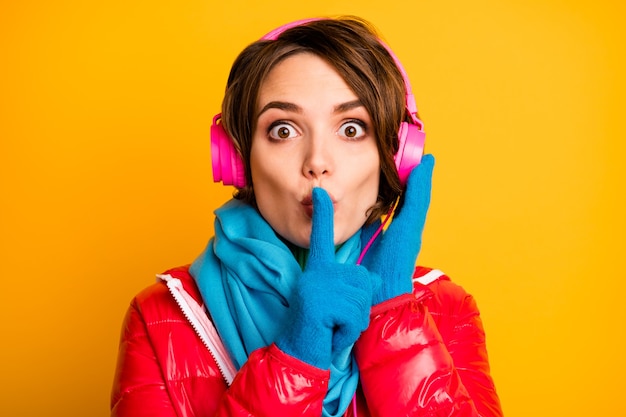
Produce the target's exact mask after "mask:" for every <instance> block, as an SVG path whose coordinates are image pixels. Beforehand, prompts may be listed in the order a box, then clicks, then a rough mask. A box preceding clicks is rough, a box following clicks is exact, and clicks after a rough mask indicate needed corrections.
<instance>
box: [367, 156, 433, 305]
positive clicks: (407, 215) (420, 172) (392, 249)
mask: <svg viewBox="0 0 626 417" xmlns="http://www.w3.org/2000/svg"><path fill="white" fill-rule="evenodd" d="M434 165H435V159H434V158H433V156H432V155H424V156H423V157H422V162H421V163H420V164H419V165H418V166H417V167H415V168H413V170H412V171H411V173H410V174H409V178H408V181H407V186H406V190H405V191H404V193H403V195H402V197H401V198H400V202H399V203H398V207H397V208H396V214H395V216H394V219H393V220H392V221H391V224H390V225H389V227H388V228H387V230H386V231H385V232H383V234H382V236H379V237H378V238H377V239H376V240H375V241H374V243H373V244H372V246H371V247H370V249H369V250H368V252H367V253H366V254H365V257H364V258H363V261H362V262H361V265H363V266H365V267H366V268H367V269H368V270H369V271H372V272H376V273H378V274H380V276H381V277H382V280H383V281H382V282H383V283H382V286H381V288H380V290H379V291H378V292H377V293H376V294H375V295H374V299H373V303H374V304H378V303H381V302H383V301H386V300H388V299H391V298H393V297H396V296H398V295H400V294H406V293H411V292H412V291H413V283H412V278H413V271H414V269H415V261H416V259H417V255H418V254H419V251H420V248H421V246H422V232H423V231H424V223H425V222H426V213H427V212H428V206H429V205H430V190H431V182H432V175H433V168H434ZM379 225H380V222H376V223H374V224H372V225H370V226H366V227H364V228H363V231H362V233H361V240H362V242H363V245H365V244H366V243H367V242H369V239H370V238H371V237H372V236H373V234H374V233H375V231H376V229H377V228H378V226H379Z"/></svg>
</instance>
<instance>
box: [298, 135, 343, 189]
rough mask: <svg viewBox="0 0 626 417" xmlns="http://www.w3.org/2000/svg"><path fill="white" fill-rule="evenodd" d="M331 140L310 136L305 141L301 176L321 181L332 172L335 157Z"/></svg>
mask: <svg viewBox="0 0 626 417" xmlns="http://www.w3.org/2000/svg"><path fill="white" fill-rule="evenodd" d="M331 143H332V141H331V140H328V138H325V137H322V136H311V137H309V140H307V148H306V155H305V158H304V161H303V164H302V174H303V175H304V176H305V177H307V178H309V179H321V178H323V177H326V176H328V175H330V174H331V173H332V172H333V164H334V160H335V155H334V153H333V150H332V149H331V146H330V145H331Z"/></svg>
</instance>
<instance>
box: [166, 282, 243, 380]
mask: <svg viewBox="0 0 626 417" xmlns="http://www.w3.org/2000/svg"><path fill="white" fill-rule="evenodd" d="M157 277H158V278H159V279H161V280H162V281H164V282H165V283H166V285H167V288H168V289H169V291H170V293H171V294H172V296H173V297H174V300H175V301H176V304H178V306H179V307H180V309H181V311H182V312H183V315H184V316H185V318H186V319H187V321H189V323H190V324H191V327H193V329H194V331H195V332H196V334H197V335H198V336H199V337H200V340H202V343H204V345H205V346H206V348H207V349H208V350H209V353H210V354H211V356H212V357H213V359H214V360H215V363H216V364H217V367H218V369H219V371H220V373H221V374H222V377H223V378H224V380H225V381H226V384H228V385H229V386H230V384H231V383H232V382H233V379H234V378H235V374H236V373H237V369H236V368H235V366H234V364H233V362H232V361H231V360H230V357H229V356H228V353H227V352H226V348H225V347H224V343H222V340H221V339H220V337H219V335H218V334H217V330H216V329H215V326H213V323H211V321H210V320H209V318H208V317H207V315H206V313H205V312H204V308H203V307H202V306H200V305H199V304H198V303H197V302H196V301H195V300H194V299H193V297H192V296H191V295H189V293H188V292H187V291H185V289H184V288H183V284H182V282H181V281H180V280H179V279H178V278H174V277H172V276H171V275H170V274H158V275H157Z"/></svg>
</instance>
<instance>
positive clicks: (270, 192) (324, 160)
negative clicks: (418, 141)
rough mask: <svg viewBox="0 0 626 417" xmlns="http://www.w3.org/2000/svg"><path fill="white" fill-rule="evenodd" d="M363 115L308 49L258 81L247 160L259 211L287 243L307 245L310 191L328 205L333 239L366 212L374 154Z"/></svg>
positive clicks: (346, 234)
mask: <svg viewBox="0 0 626 417" xmlns="http://www.w3.org/2000/svg"><path fill="white" fill-rule="evenodd" d="M373 130H374V129H373V126H372V123H371V119H370V116H369V114H368V112H367V110H366V109H365V107H363V105H362V104H361V103H360V101H359V99H358V97H357V96H356V95H355V93H354V92H353V91H352V90H351V89H350V88H349V87H348V85H347V84H346V83H345V81H344V80H343V79H342V78H341V76H340V75H339V74H338V73H337V72H336V71H335V69H334V68H333V67H332V66H330V64H328V63H327V62H326V61H324V60H323V59H321V58H319V57H318V56H316V55H313V54H309V53H300V54H297V55H294V56H291V57H289V58H287V59H285V60H284V61H282V62H281V63H280V64H278V65H277V66H276V67H274V68H273V69H272V71H271V72H270V73H269V74H268V76H267V78H266V79H265V81H264V82H263V84H262V85H261V88H260V91H259V97H258V102H257V120H256V128H255V131H254V136H253V139H252V149H251V154H250V167H251V174H252V184H253V187H254V194H255V198H256V202H257V205H258V207H259V211H260V212H261V215H262V216H263V217H264V218H265V219H266V220H267V222H268V223H269V224H270V225H271V226H272V227H273V228H274V230H275V231H276V232H277V233H278V234H279V235H281V236H282V237H283V238H285V239H287V240H288V241H290V242H291V243H293V244H295V245H298V246H300V247H305V248H308V247H309V239H310V235H311V215H312V206H311V192H312V189H313V187H322V188H324V189H325V190H326V191H327V192H328V194H329V195H330V197H331V199H332V201H333V206H334V209H335V215H334V232H335V244H339V243H343V242H345V241H346V240H347V239H348V238H350V237H351V236H352V235H353V234H354V233H356V232H357V230H359V229H360V228H361V227H362V226H363V224H364V223H365V221H366V220H367V215H368V209H369V208H371V207H372V206H373V205H374V203H375V202H376V198H377V195H378V186H379V172H380V158H379V155H378V147H377V145H376V137H375V136H374V133H373Z"/></svg>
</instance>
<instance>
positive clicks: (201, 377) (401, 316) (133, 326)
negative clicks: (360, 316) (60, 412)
mask: <svg viewBox="0 0 626 417" xmlns="http://www.w3.org/2000/svg"><path fill="white" fill-rule="evenodd" d="M437 272H438V271H433V270H430V269H427V268H421V267H418V268H416V270H415V275H414V277H415V279H414V293H413V294H412V295H411V294H406V295H403V296H400V297H396V298H394V299H391V300H388V301H386V302H384V303H381V304H379V305H376V306H374V307H373V308H372V311H371V320H370V325H369V327H368V328H367V330H365V332H363V334H362V335H361V337H360V338H359V340H358V341H357V343H356V345H355V355H356V360H357V363H358V366H359V370H360V385H359V388H358V390H357V395H356V409H357V415H359V416H393V417H396V416H482V417H491V416H501V415H502V411H501V409H500V404H499V400H498V396H497V394H496V391H495V387H494V384H493V381H492V379H491V377H490V375H489V363H488V360H487V351H486V347H485V335H484V331H483V327H482V323H481V321H480V317H479V313H478V309H477V307H476V303H475V302H474V299H473V298H472V297H471V296H470V295H468V294H467V293H466V292H465V291H464V290H463V289H462V288H461V287H459V286H457V285H455V284H453V283H452V282H451V281H450V280H449V278H448V277H447V276H445V275H442V274H441V273H437ZM166 274H168V275H167V277H168V278H173V280H174V281H176V283H177V284H179V288H182V290H183V292H184V293H185V294H186V295H187V296H191V298H189V297H188V298H189V299H190V300H191V299H193V300H195V302H198V303H201V297H200V293H199V291H198V289H197V287H196V285H195V282H194V280H193V278H192V277H191V276H190V275H189V272H188V269H187V267H182V268H177V269H174V270H170V271H168V272H167V273H166ZM178 280H180V282H179V281H178ZM180 284H182V286H181V285H180ZM173 291H174V290H173V288H172V287H170V286H168V285H167V284H166V283H165V282H163V281H162V282H159V283H156V284H154V285H152V286H150V287H148V288H147V289H145V290H144V291H142V292H141V293H140V294H138V295H137V296H136V297H135V299H134V300H133V301H132V303H131V306H130V308H129V310H128V312H127V314H126V318H125V322H124V325H123V329H122V334H121V341H120V348H119V356H118V363H117V370H116V374H115V380H114V384H113V391H112V395H111V415H112V416H120V417H131V416H132V417H141V416H156V417H174V416H178V417H191V416H196V417H200V416H202V417H210V416H316V417H317V416H320V415H321V410H322V401H323V399H324V396H325V394H326V390H327V386H328V380H329V371H326V370H321V369H318V368H315V367H313V366H311V365H308V364H306V363H304V362H301V361H300V360H298V359H296V358H294V357H291V356H289V355H287V354H286V353H284V352H282V351H281V350H280V349H279V348H278V347H277V346H276V345H274V344H272V345H270V346H268V347H265V348H262V349H258V350H256V351H254V352H253V353H252V354H251V355H250V357H249V358H248V361H247V362H246V363H245V364H244V366H243V367H242V368H241V369H240V370H239V372H237V373H236V375H235V376H234V380H232V382H231V383H230V385H229V383H227V382H226V379H229V378H228V377H226V378H225V376H224V373H226V374H228V371H227V370H225V369H224V364H223V363H222V362H221V361H220V358H219V357H218V358H216V357H215V356H216V354H215V352H210V349H209V348H207V342H206V337H200V336H199V335H200V334H201V333H202V330H199V329H198V327H199V325H198V324H197V322H194V321H193V320H191V323H190V320H189V310H188V309H181V306H180V303H177V301H176V300H175V297H174V295H176V294H174V293H173ZM177 300H178V298H177ZM183 310H186V311H185V312H183ZM204 316H205V317H204V318H205V319H207V317H206V315H204ZM206 321H207V322H209V321H208V320H206ZM209 323H210V322H209ZM209 326H210V327H212V325H210V324H209ZM205 330H206V329H205ZM209 344H210V343H209ZM217 356H219V354H218V355H217ZM218 362H219V363H220V366H218ZM345 415H346V416H353V415H354V410H353V407H349V408H348V410H347V411H346V414H345Z"/></svg>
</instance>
